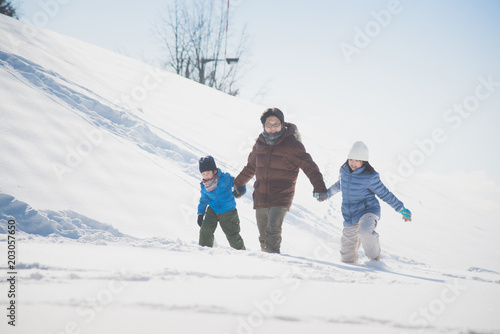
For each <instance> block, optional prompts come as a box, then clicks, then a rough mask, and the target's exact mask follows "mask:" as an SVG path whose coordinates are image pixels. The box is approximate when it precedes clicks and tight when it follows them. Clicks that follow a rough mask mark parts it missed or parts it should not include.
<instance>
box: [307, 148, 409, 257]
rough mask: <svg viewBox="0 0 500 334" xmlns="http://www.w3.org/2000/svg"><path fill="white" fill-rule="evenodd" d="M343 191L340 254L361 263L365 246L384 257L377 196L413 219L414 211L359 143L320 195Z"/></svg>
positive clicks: (369, 253) (370, 253) (321, 198)
mask: <svg viewBox="0 0 500 334" xmlns="http://www.w3.org/2000/svg"><path fill="white" fill-rule="evenodd" d="M339 191H342V216H343V217H344V229H343V231H342V238H341V246H340V255H341V260H342V261H343V262H352V263H354V262H357V260H358V250H359V248H360V246H361V245H362V246H363V249H364V251H365V254H366V256H367V257H369V258H370V259H372V260H380V252H381V248H380V241H379V235H378V233H377V232H376V231H375V228H376V227H377V223H378V221H379V219H380V204H379V202H378V200H377V198H376V197H375V195H377V196H378V197H380V198H381V199H382V200H383V201H384V202H386V203H387V204H389V205H390V206H391V207H392V208H393V209H394V210H396V211H398V212H399V213H401V214H402V215H403V219H404V220H405V221H411V212H410V210H408V209H406V208H405V207H404V205H403V203H402V202H401V201H400V200H399V199H397V198H396V196H394V194H392V193H391V192H390V191H389V190H388V189H387V188H386V187H385V185H384V184H383V183H382V181H381V180H380V176H379V174H378V173H377V172H376V171H375V170H374V169H373V167H372V166H371V165H370V163H369V162H368V148H367V147H366V145H365V144H364V143H363V142H361V141H358V142H355V143H354V145H353V146H352V148H351V150H350V151H349V154H348V156H347V161H346V162H345V163H344V164H343V165H342V167H341V168H340V175H339V180H338V181H337V182H336V183H335V184H334V185H333V186H331V187H330V188H329V189H328V192H327V193H320V194H316V196H317V198H318V200H319V201H324V200H326V199H327V198H330V197H331V196H333V195H335V194H336V193H338V192H339Z"/></svg>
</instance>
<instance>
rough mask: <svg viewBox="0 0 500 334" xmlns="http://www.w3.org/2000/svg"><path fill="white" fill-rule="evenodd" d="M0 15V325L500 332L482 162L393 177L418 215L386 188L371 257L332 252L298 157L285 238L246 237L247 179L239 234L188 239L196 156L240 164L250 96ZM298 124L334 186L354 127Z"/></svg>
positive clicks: (254, 110)
mask: <svg viewBox="0 0 500 334" xmlns="http://www.w3.org/2000/svg"><path fill="white" fill-rule="evenodd" d="M0 31H1V32H2V33H1V34H0V78H1V83H0V99H1V101H2V107H1V111H0V134H1V137H2V139H1V140H0V171H1V173H0V249H1V250H0V254H1V255H0V275H1V276H2V277H4V278H3V279H2V280H1V282H2V283H1V284H0V305H2V307H1V308H2V309H3V310H4V316H2V317H1V319H3V320H2V321H1V322H0V328H1V332H2V333H4V332H8V333H11V332H12V333H139V332H147V333H165V332H168V333H198V332H200V331H203V332H205V333H277V332H280V333H281V332H289V333H303V332H305V331H311V332H314V333H332V332H339V333H366V332H367V331H369V332H371V333H500V319H499V317H498V314H500V249H499V246H498V242H497V239H498V236H499V235H500V227H499V224H498V218H497V217H498V213H500V212H499V211H500V210H499V207H500V206H499V201H498V200H497V199H498V198H499V196H498V195H499V194H500V190H499V188H498V186H497V185H495V184H494V183H491V181H489V180H487V179H485V177H484V176H483V175H482V174H480V173H477V174H472V175H449V176H447V177H446V178H443V177H437V176H435V175H421V174H418V173H415V174H414V175H412V176H411V177H408V178H405V179H404V180H403V181H402V182H399V183H398V184H397V185H394V187H391V189H392V190H394V193H395V194H396V195H397V196H398V197H399V198H400V199H401V200H402V201H403V202H404V203H405V205H406V206H407V207H408V208H410V209H411V210H412V212H413V214H414V222H412V223H403V222H402V221H401V219H400V217H399V215H398V214H396V213H395V212H393V210H392V209H390V208H389V207H388V206H387V205H385V204H383V207H382V210H383V213H382V214H383V217H382V220H381V222H380V224H379V225H380V226H379V227H378V231H379V233H380V235H381V240H382V247H383V254H382V262H373V261H368V260H367V259H366V257H364V255H361V261H360V264H357V265H349V264H344V263H342V262H340V261H339V258H338V250H339V241H340V240H339V239H340V233H341V229H342V226H341V225H342V224H341V223H342V219H341V215H340V210H339V208H340V196H338V197H336V198H334V199H331V200H330V201H328V202H327V203H317V202H315V201H314V199H313V198H312V196H311V191H312V187H311V185H310V184H309V183H308V180H307V178H305V176H304V174H301V175H300V177H299V181H298V185H297V195H296V198H295V202H294V205H293V207H292V209H291V211H290V213H289V214H288V215H287V218H286V222H285V226H284V235H283V245H282V252H283V253H284V254H282V255H273V254H265V253H262V252H260V251H259V250H258V241H257V228H256V225H255V220H254V212H253V209H252V201H251V192H252V187H251V185H249V190H248V193H247V194H246V195H245V196H244V197H243V198H242V199H239V200H238V202H237V203H238V211H239V214H240V218H241V220H242V224H241V226H242V236H243V238H244V240H245V244H246V246H247V248H248V250H247V251H243V252H238V251H235V250H232V249H231V248H229V247H228V244H227V241H226V240H225V237H224V235H223V234H222V233H221V231H219V230H218V231H217V234H216V241H217V244H218V245H217V247H214V248H213V249H208V248H201V247H199V246H198V245H197V237H198V236H197V233H198V226H197V225H196V206H197V203H198V199H199V179H200V175H199V172H198V165H197V160H198V158H199V157H200V156H204V155H207V154H211V155H213V156H214V157H215V158H216V161H217V164H218V166H219V167H221V168H222V169H223V170H225V171H229V172H231V173H232V174H233V175H236V174H237V173H238V172H239V171H240V170H241V168H242V167H243V166H244V165H245V162H246V158H247V155H248V153H249V152H250V150H251V147H252V145H253V142H254V140H255V138H256V136H257V135H258V133H259V132H260V131H261V127H260V124H259V120H258V119H259V116H260V114H261V112H262V110H263V109H264V108H263V107H262V106H257V105H253V104H250V103H248V102H245V101H242V100H240V99H237V98H234V97H230V96H226V95H224V94H222V93H220V92H218V91H214V90H212V89H210V88H207V87H204V86H201V85H198V84H196V83H194V82H192V81H188V80H185V79H184V78H182V77H178V76H176V75H173V74H171V73H168V72H164V71H161V70H158V69H155V68H151V67H149V66H147V65H145V64H142V63H140V62H137V61H135V60H132V59H129V58H126V57H123V56H120V55H117V54H113V53H111V52H109V51H105V50H103V49H100V48H97V47H95V46H92V45H89V44H86V43H83V42H81V41H78V40H75V39H72V38H68V37H65V36H62V35H59V34H56V33H53V32H51V31H48V30H44V29H39V28H35V27H31V26H27V25H25V24H23V23H20V22H18V21H16V20H12V19H10V18H7V17H4V16H1V15H0ZM335 117H341V115H336V114H335V112H334V111H333V112H332V120H334V119H335ZM289 121H291V122H293V121H294V120H293V119H289ZM297 125H298V127H299V130H300V131H301V133H302V137H303V141H304V143H305V145H306V147H307V149H308V150H309V151H310V153H311V154H312V155H313V158H314V159H315V160H316V162H317V163H318V165H319V166H320V168H321V170H322V172H323V174H324V176H325V180H326V182H327V184H328V185H331V184H332V183H333V182H335V181H336V179H337V176H338V166H339V165H340V164H341V163H342V162H343V161H344V160H345V156H346V152H347V150H348V148H349V146H350V144H351V143H346V142H344V141H343V140H342V139H341V138H335V133H327V134H324V133H320V132H318V131H316V130H315V128H314V126H313V124H297ZM368 145H369V143H368ZM372 156H374V159H373V164H374V166H375V167H376V169H377V170H379V171H380V172H381V175H382V177H384V175H391V174H395V173H397V171H396V167H395V166H392V165H390V164H388V163H387V162H384V161H380V160H378V159H377V158H376V154H372ZM386 181H387V183H390V181H391V180H390V179H387V180H386ZM457 185H460V186H457ZM469 185H471V186H469ZM472 185H473V186H475V187H476V188H475V189H473V188H472ZM477 187H479V188H477ZM471 194H473V195H474V197H472V196H471ZM11 219H13V220H15V221H16V227H17V233H16V242H17V249H16V256H17V258H16V259H17V266H16V270H17V272H18V274H17V286H16V290H17V291H16V292H17V296H16V305H17V313H16V314H17V318H16V326H15V327H13V326H10V325H9V324H8V320H9V318H8V317H6V315H7V314H8V310H6V305H8V303H9V302H10V301H11V300H12V299H11V298H10V297H8V290H9V284H7V281H6V278H5V277H7V278H8V277H10V276H8V272H9V271H10V270H9V268H8V266H7V238H8V235H7V234H6V232H7V229H8V227H7V226H8V221H9V220H11Z"/></svg>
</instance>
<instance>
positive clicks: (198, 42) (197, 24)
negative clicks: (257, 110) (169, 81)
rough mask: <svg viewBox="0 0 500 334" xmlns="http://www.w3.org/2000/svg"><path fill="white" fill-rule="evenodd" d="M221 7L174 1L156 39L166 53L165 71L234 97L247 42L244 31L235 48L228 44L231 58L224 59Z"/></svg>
mask: <svg viewBox="0 0 500 334" xmlns="http://www.w3.org/2000/svg"><path fill="white" fill-rule="evenodd" d="M217 3H218V5H217ZM224 3H225V1H224V0H219V1H217V0H191V1H178V0H175V1H174V2H173V3H171V4H170V5H168V6H167V8H166V13H165V14H164V15H163V16H162V17H161V19H160V22H159V24H157V26H156V35H157V37H158V39H159V41H160V42H161V43H162V45H163V47H164V48H165V50H166V57H165V61H163V64H164V66H165V67H167V68H170V69H172V70H173V71H174V72H175V73H177V74H179V75H183V76H185V77H186V78H189V79H192V80H194V81H197V82H199V83H202V84H204V85H207V86H210V87H213V88H215V89H218V90H221V91H224V92H226V93H228V94H231V95H237V94H238V92H239V88H238V85H237V82H238V80H239V79H240V78H239V73H238V72H239V71H238V70H239V69H240V68H241V67H242V57H243V56H244V55H245V54H246V44H247V39H246V36H245V31H244V30H243V31H242V33H241V37H240V38H239V41H238V43H237V46H236V47H235V46H234V45H233V43H231V44H230V46H229V47H228V48H229V50H228V51H227V52H228V53H229V54H230V57H226V54H225V52H226V41H227V38H228V36H226V22H227V20H228V17H227V15H228V13H227V7H225V6H224ZM230 39H231V38H230ZM231 40H232V39H231Z"/></svg>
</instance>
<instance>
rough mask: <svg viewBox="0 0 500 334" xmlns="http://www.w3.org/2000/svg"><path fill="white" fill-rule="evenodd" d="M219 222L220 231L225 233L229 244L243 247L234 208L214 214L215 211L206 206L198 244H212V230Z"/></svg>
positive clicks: (234, 246)
mask: <svg viewBox="0 0 500 334" xmlns="http://www.w3.org/2000/svg"><path fill="white" fill-rule="evenodd" d="M219 222H220V227H222V231H224V233H225V234H226V238H227V241H229V245H231V247H233V248H236V249H245V244H244V243H243V239H242V238H241V235H240V219H239V217H238V211H236V209H234V210H231V211H228V212H224V213H220V214H216V213H215V211H214V210H213V209H212V208H211V207H208V209H207V212H206V214H205V219H203V222H202V223H201V229H200V246H208V247H213V246H214V232H215V229H216V228H217V223H219Z"/></svg>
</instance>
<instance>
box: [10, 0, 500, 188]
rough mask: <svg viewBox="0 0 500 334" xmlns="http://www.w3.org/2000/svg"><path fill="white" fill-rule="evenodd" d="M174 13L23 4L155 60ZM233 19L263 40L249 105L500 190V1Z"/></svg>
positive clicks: (47, 21)
mask: <svg viewBox="0 0 500 334" xmlns="http://www.w3.org/2000/svg"><path fill="white" fill-rule="evenodd" d="M166 3H167V1H165V0H162V1H160V0H148V1H142V2H138V1H126V0H107V1H97V0H38V1H29V0H23V1H22V2H21V4H20V6H21V20H22V21H27V22H30V23H33V24H35V25H38V26H41V27H44V28H47V29H50V30H54V31H57V32H59V33H62V34H65V35H69V36H73V37H75V38H78V39H81V40H84V41H87V42H89V43H92V44H96V45H98V46H101V47H104V48H107V49H110V50H112V51H115V52H120V53H124V54H126V55H128V56H131V57H134V58H137V59H140V60H146V61H148V62H154V61H157V59H158V58H157V57H158V54H159V50H160V47H159V45H158V41H157V40H156V39H155V38H154V37H153V33H152V31H153V26H154V24H155V22H157V21H158V17H159V14H160V13H161V12H162V11H164V10H165V4H166ZM221 3H224V5H225V6H227V0H221ZM230 10H231V13H232V19H231V21H230V23H229V28H230V31H231V33H233V34H236V35H238V34H239V32H240V31H241V28H242V27H243V26H244V25H246V27H247V34H248V35H249V37H250V38H251V47H250V50H251V56H250V58H249V59H248V63H249V67H248V68H249V71H248V76H247V77H246V78H245V81H244V84H245V85H244V86H243V87H242V89H241V97H242V98H244V99H248V100H253V101H254V102H257V103H259V104H262V106H263V108H265V107H269V106H274V107H279V108H281V109H282V110H284V112H285V115H289V119H290V120H293V121H294V122H296V123H297V124H298V125H299V129H300V122H301V121H303V120H305V119H307V120H308V121H309V122H310V120H313V121H314V122H315V123H316V124H317V126H318V127H321V128H322V129H324V130H325V129H326V130H328V131H329V132H330V133H332V140H334V138H337V137H341V138H343V139H345V140H346V141H351V142H353V141H355V140H364V141H365V142H366V143H367V144H368V146H369V147H370V149H371V151H372V152H374V154H376V155H377V156H380V157H382V158H383V159H387V160H388V161H391V162H393V163H395V164H398V163H401V161H402V160H407V161H410V160H412V159H413V161H415V162H417V161H418V159H421V158H422V157H423V160H422V161H423V162H422V163H421V164H420V161H418V163H419V165H418V166H415V168H416V169H417V170H419V171H435V172H437V173H442V174H446V173H448V172H452V171H462V170H463V171H467V172H472V171H476V170H481V171H484V172H486V173H487V174H488V175H489V177H491V178H492V179H494V180H495V181H496V182H497V184H499V185H500V175H499V173H498V172H497V171H496V169H497V166H498V165H499V163H500V149H499V148H498V145H500V131H499V129H498V128H499V127H500V62H499V59H500V1H495V0H490V1H486V0H477V1H472V0H470V1H465V0H442V1H435V0H427V1H424V0H421V1H418V0H413V1H411V0H400V1H397V0H392V1H378V0H377V1H375V0H370V1H367V0H366V1H361V0H360V1H351V0H343V1H336V0H316V1H298V0H286V1H285V0H273V1H269V0H267V1H264V0H230ZM230 54H231V49H230V48H229V49H228V56H230ZM262 91H265V92H266V94H265V96H261V95H259V92H262ZM256 121H258V117H256ZM375 124H376V125H377V126H374V125H375ZM333 135H334V136H335V137H333ZM325 140H328V138H325ZM431 141H432V142H431Z"/></svg>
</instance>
